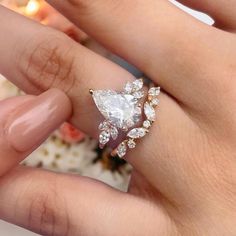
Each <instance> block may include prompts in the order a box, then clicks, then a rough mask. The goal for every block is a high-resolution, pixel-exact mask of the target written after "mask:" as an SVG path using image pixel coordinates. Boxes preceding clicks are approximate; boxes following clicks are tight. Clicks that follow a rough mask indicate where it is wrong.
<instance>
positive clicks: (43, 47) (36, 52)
mask: <svg viewBox="0 0 236 236" xmlns="http://www.w3.org/2000/svg"><path fill="white" fill-rule="evenodd" d="M31 41H32V42H31V43H29V45H27V46H26V47H25V49H24V50H23V51H22V53H21V55H20V60H19V61H18V63H17V65H18V67H19V71H20V72H21V73H22V75H23V76H24V77H25V78H26V79H27V80H28V81H29V82H30V84H31V85H33V86H34V88H35V89H38V90H39V91H44V90H47V89H49V88H51V87H56V88H59V89H62V90H63V91H65V92H68V91H69V90H70V89H71V87H72V86H73V83H74V56H73V50H72V48H73V44H72V43H73V42H72V41H71V40H70V39H69V38H67V37H65V36H64V35H63V34H60V33H57V32H51V33H48V32H47V33H46V35H45V37H44V38H43V39H42V38H40V39H39V37H37V38H36V37H35V39H32V40H31Z"/></svg>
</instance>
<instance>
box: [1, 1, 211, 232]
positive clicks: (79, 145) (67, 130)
mask: <svg viewBox="0 0 236 236" xmlns="http://www.w3.org/2000/svg"><path fill="white" fill-rule="evenodd" d="M171 2H172V3H173V4H176V5H177V6H178V7H180V8H182V9H183V10H185V11H186V12H188V13H189V14H191V15H193V16H194V17H196V18H197V19H199V20H201V21H203V22H205V23H207V24H212V23H213V20H212V19H211V18H210V17H208V16H207V15H205V14H202V13H200V12H196V11H193V10H191V9H189V8H186V7H184V6H182V5H181V4H179V3H177V2H176V1H174V0H172V1H171ZM0 4H2V5H4V6H5V7H8V8H10V9H12V10H14V11H16V12H18V13H19V14H23V15H25V16H26V17H29V18H31V19H32V20H35V21H38V22H40V23H41V24H45V25H49V26H51V27H53V28H56V29H57V30H60V31H62V32H64V33H65V34H67V35H68V36H70V37H71V38H72V39H74V40H75V41H77V42H78V43H81V44H83V45H84V46H86V47H88V48H90V49H91V50H93V51H95V52H97V53H99V54H101V55H102V56H104V57H106V58H109V59H110V60H112V61H113V62H115V63H117V64H119V65H121V66H122V67H124V68H125V69H127V70H128V71H130V72H131V73H133V74H134V75H135V76H136V77H141V76H143V75H142V73H141V72H140V71H139V70H138V69H136V68H134V67H133V66H132V65H130V64H128V63H127V62H126V61H124V60H122V59H121V58H119V57H117V56H116V55H114V54H112V53H110V52H109V51H107V50H106V49H104V48H103V47H102V46H101V45H99V44H98V43H97V42H96V41H95V40H93V39H92V38H90V37H89V36H88V35H87V34H86V33H84V32H83V31H82V30H80V29H78V28H77V27H75V26H74V25H73V24H72V23H71V22H70V21H68V20H67V19H66V18H65V17H63V16H62V15H61V14H60V13H58V12H57V11H56V10H54V9H53V8H52V7H50V6H49V5H48V4H47V3H46V2H45V1H44V0H0ZM0 30H1V29H0ZM21 94H23V92H22V91H20V90H19V89H18V88H16V87H15V86H14V85H13V84H11V83H10V82H8V81H7V80H6V78H4V77H3V76H2V75H1V74H0V99H4V98H7V97H11V96H16V95H21ZM22 165H28V166H33V167H37V168H45V169H49V170H52V171H57V172H65V173H66V172H70V173H74V174H80V175H83V176H89V177H91V178H96V179H98V180H100V181H103V182H105V183H107V184H109V185H111V186H113V187H115V188H117V189H120V190H122V191H126V189H127V186H128V183H129V177H130V173H131V167H130V166H129V165H128V164H127V163H125V161H123V160H121V159H118V158H111V157H110V156H109V152H108V150H106V149H104V150H100V149H99V148H98V143H97V141H96V140H94V139H91V138H90V137H88V136H87V135H86V134H83V133H82V132H81V131H80V130H78V129H76V128H75V127H73V126H71V125H70V124H68V123H64V124H63V125H62V126H61V127H60V128H59V129H58V130H57V131H56V132H54V133H53V134H52V135H51V136H50V137H49V139H48V140H47V141H46V142H45V143H44V144H42V145H41V146H40V147H39V148H38V149H37V150H36V151H35V152H33V153H32V154H31V155H30V156H29V157H28V158H27V159H26V160H25V161H24V162H23V163H22ZM0 235H4V236H33V235H36V234H33V233H31V232H28V231H26V230H24V229H21V228H19V227H16V226H13V225H10V224H8V223H5V222H3V221H0Z"/></svg>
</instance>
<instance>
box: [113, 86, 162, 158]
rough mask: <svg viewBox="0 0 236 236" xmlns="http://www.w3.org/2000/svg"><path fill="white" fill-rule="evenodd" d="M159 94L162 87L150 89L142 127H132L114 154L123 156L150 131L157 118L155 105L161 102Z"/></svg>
mask: <svg viewBox="0 0 236 236" xmlns="http://www.w3.org/2000/svg"><path fill="white" fill-rule="evenodd" d="M159 94H160V87H152V88H150V89H149V91H148V101H147V102H145V104H144V114H145V116H146V119H145V120H144V121H143V125H142V127H140V128H133V129H131V130H130V131H129V132H128V134H127V139H125V140H124V141H123V142H122V143H120V144H119V145H118V147H117V148H116V149H115V150H114V151H113V152H112V154H113V155H118V156H119V157H120V158H123V157H124V156H125V155H126V152H127V150H128V148H129V149H133V148H135V146H136V140H137V139H140V138H142V137H144V136H145V135H146V134H147V133H148V132H149V129H150V128H151V126H152V124H153V122H154V121H155V119H156V112H155V107H156V106H157V105H158V104H159V99H158V96H159Z"/></svg>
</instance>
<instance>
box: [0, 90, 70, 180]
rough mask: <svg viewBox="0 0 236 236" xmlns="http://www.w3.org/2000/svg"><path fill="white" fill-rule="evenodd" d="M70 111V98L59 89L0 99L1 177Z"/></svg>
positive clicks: (41, 140)
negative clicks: (35, 94)
mask: <svg viewBox="0 0 236 236" xmlns="http://www.w3.org/2000/svg"><path fill="white" fill-rule="evenodd" d="M70 114H71V105H70V101H69V99H68V98H67V97H66V95H64V93H62V92H61V91H60V90H57V89H51V90H49V91H47V92H45V93H43V94H41V95H40V96H31V95H26V96H22V97H14V98H10V99H6V100H4V101H2V102H0V176H2V175H4V174H5V173H6V172H7V171H9V170H10V169H11V168H12V167H14V166H15V165H17V164H18V163H19V162H21V161H22V160H23V159H24V158H25V157H26V156H27V155H28V154H30V153H31V152H32V151H33V150H34V149H36V148H37V147H38V146H39V145H40V144H41V143H42V142H43V141H44V140H45V139H46V138H47V137H48V135H49V134H50V133H51V132H52V131H53V130H54V129H56V128H57V127H58V126H59V125H60V124H61V123H62V122H63V121H65V120H66V119H68V118H69V116H70Z"/></svg>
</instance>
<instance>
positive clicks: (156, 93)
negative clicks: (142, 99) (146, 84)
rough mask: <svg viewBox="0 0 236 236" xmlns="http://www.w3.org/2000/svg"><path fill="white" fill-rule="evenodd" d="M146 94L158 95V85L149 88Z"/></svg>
mask: <svg viewBox="0 0 236 236" xmlns="http://www.w3.org/2000/svg"><path fill="white" fill-rule="evenodd" d="M148 94H149V95H150V96H158V95H159V94H160V87H152V88H150V89H149V91H148Z"/></svg>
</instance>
